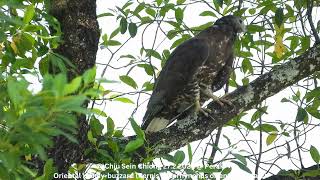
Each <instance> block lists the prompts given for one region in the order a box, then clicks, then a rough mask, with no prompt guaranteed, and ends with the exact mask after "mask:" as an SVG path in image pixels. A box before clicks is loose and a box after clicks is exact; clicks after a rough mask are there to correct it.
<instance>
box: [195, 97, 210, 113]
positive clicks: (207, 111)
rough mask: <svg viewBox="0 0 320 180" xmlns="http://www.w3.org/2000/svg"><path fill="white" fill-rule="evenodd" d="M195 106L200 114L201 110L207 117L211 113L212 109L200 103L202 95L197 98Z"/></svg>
mask: <svg viewBox="0 0 320 180" xmlns="http://www.w3.org/2000/svg"><path fill="white" fill-rule="evenodd" d="M194 107H195V112H196V113H197V114H198V113H199V112H201V113H203V115H205V116H206V117H208V116H209V114H210V113H211V110H210V109H207V108H202V107H201V105H200V97H199V98H196V101H195V103H194Z"/></svg>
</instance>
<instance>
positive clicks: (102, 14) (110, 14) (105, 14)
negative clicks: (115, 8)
mask: <svg viewBox="0 0 320 180" xmlns="http://www.w3.org/2000/svg"><path fill="white" fill-rule="evenodd" d="M106 16H114V15H113V14H112V13H109V12H107V13H101V14H99V15H98V16H97V18H101V17H106Z"/></svg>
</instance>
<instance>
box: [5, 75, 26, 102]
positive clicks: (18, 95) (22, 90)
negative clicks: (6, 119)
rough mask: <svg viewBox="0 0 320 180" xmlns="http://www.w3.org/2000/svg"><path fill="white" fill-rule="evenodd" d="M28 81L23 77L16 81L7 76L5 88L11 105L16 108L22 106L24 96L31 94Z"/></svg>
mask: <svg viewBox="0 0 320 180" xmlns="http://www.w3.org/2000/svg"><path fill="white" fill-rule="evenodd" d="M28 85H29V84H28V82H27V81H26V80H24V79H22V80H20V81H17V80H16V79H14V78H12V77H8V84H7V90H8V94H9V97H10V100H11V101H12V103H13V105H14V106H15V107H16V108H17V107H19V106H23V105H24V103H25V100H26V98H28V96H30V95H31V93H30V92H29V91H28V89H27V88H28Z"/></svg>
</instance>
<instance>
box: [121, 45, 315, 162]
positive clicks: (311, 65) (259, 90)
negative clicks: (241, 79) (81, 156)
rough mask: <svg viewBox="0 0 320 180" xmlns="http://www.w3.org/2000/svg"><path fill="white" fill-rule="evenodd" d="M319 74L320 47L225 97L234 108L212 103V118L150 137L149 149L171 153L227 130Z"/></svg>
mask: <svg viewBox="0 0 320 180" xmlns="http://www.w3.org/2000/svg"><path fill="white" fill-rule="evenodd" d="M319 70H320V45H318V46H315V47H312V48H310V49H309V50H308V51H306V52H305V53H304V54H302V55H300V56H299V57H297V58H295V59H293V60H291V61H288V62H286V63H284V64H282V65H279V66H276V67H274V68H273V70H272V71H270V72H268V73H265V74H263V75H261V76H260V77H258V78H257V79H256V80H254V81H252V82H251V83H250V84H249V85H247V86H242V87H239V88H238V89H236V90H235V91H233V92H231V93H230V94H228V95H227V96H225V99H228V100H229V101H231V102H232V103H233V105H234V106H233V107H231V106H224V107H220V106H219V105H218V104H216V103H210V104H209V105H208V108H209V109H211V110H212V113H211V114H210V116H211V118H207V117H205V116H201V115H200V116H199V117H198V118H186V119H184V120H180V121H178V122H177V123H176V124H173V125H172V126H170V127H168V128H166V129H164V130H162V131H160V132H157V133H153V134H147V135H146V139H147V141H148V145H149V146H153V147H154V151H153V152H152V155H154V156H156V155H161V154H165V153H169V152H171V151H174V150H176V149H179V148H180V147H183V146H185V145H187V144H188V143H190V142H192V141H196V140H200V139H203V138H206V137H207V136H209V135H210V133H211V132H212V131H213V130H215V129H216V128H218V127H221V126H223V125H224V124H226V123H227V122H228V121H229V120H230V119H232V118H233V117H235V116H236V115H238V114H239V113H241V112H243V111H246V110H249V109H251V108H253V107H254V106H255V105H257V104H259V103H261V102H262V101H263V100H265V99H266V98H268V97H270V96H273V95H274V94H276V93H278V92H280V91H281V90H283V89H285V88H286V87H288V86H291V85H293V84H294V83H297V82H298V81H300V80H301V79H303V78H306V77H308V76H310V75H312V74H313V73H314V72H316V71H319ZM134 138H135V136H130V137H125V138H123V139H122V140H123V143H127V142H128V141H129V140H132V139H134Z"/></svg>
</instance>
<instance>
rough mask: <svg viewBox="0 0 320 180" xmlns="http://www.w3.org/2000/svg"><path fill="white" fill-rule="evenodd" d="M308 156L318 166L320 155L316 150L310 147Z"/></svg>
mask: <svg viewBox="0 0 320 180" xmlns="http://www.w3.org/2000/svg"><path fill="white" fill-rule="evenodd" d="M310 155H311V157H312V159H313V161H314V162H315V163H317V164H319V162H320V154H319V151H318V150H317V148H316V147H314V146H312V145H311V147H310Z"/></svg>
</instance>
